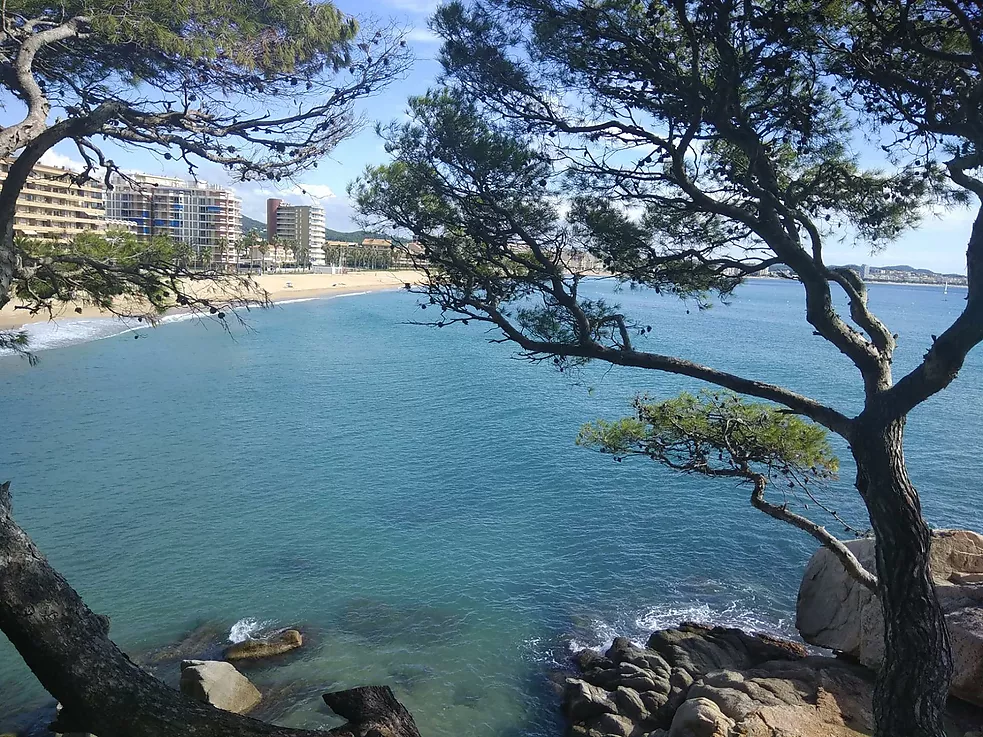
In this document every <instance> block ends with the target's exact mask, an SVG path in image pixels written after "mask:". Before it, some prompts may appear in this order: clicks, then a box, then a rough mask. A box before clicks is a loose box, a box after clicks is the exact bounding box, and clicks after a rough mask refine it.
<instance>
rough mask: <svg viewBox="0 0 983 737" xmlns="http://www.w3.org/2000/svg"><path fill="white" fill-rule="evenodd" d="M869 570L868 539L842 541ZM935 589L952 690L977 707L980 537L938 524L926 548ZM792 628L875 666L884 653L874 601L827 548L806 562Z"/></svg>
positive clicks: (981, 650) (982, 674)
mask: <svg viewBox="0 0 983 737" xmlns="http://www.w3.org/2000/svg"><path fill="white" fill-rule="evenodd" d="M846 546H847V547H848V548H850V550H851V551H852V552H853V554H854V555H855V556H856V557H857V559H858V560H859V561H860V562H861V563H862V564H863V565H864V567H866V568H867V569H868V570H871V571H873V570H874V568H875V562H874V540H873V539H872V538H865V539H862V540H850V541H847V542H846ZM930 560H931V566H932V577H933V579H934V581H935V587H936V588H935V590H936V594H937V595H938V597H939V601H940V603H941V604H942V608H943V611H944V612H945V615H946V624H947V625H948V628H949V639H950V641H951V643H952V653H953V661H954V666H955V671H954V674H953V680H952V686H951V689H950V692H951V693H952V695H954V696H957V697H959V698H961V699H964V700H966V701H969V702H971V703H974V704H977V705H979V706H983V586H980V585H979V583H978V580H980V578H981V577H983V536H981V535H978V534H977V533H975V532H970V531H967V530H937V531H935V532H934V533H933V535H932V546H931V552H930ZM795 624H796V627H797V628H798V630H799V634H801V635H802V639H804V640H805V641H806V642H808V643H811V644H813V645H819V646H820V647H827V648H830V649H831V650H836V651H838V652H841V653H844V654H845V655H847V656H849V657H850V658H852V659H854V660H856V661H857V662H860V663H863V664H864V665H866V666H868V667H871V668H875V669H876V668H877V667H879V665H880V663H881V661H882V660H883V658H884V621H883V614H882V613H881V607H880V603H879V602H878V600H877V598H876V597H875V596H874V595H873V594H872V593H871V592H870V591H868V590H867V589H866V588H864V587H863V586H861V585H860V584H858V583H856V582H855V581H854V580H853V579H852V578H851V577H850V576H849V575H848V574H847V572H846V570H845V569H844V568H843V566H842V565H840V562H839V561H838V560H837V559H836V557H835V556H834V555H833V554H832V553H831V552H829V551H828V550H827V549H826V548H820V549H819V550H817V551H816V552H815V553H814V554H813V556H812V558H811V559H810V560H809V564H808V566H807V567H806V571H805V574H804V575H803V577H802V583H801V585H800V586H799V596H798V602H797V604H796V622H795Z"/></svg>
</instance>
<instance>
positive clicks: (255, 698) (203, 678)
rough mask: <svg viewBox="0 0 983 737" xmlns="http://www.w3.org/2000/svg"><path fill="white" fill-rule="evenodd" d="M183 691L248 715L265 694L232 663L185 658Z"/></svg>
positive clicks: (207, 702) (182, 675)
mask: <svg viewBox="0 0 983 737" xmlns="http://www.w3.org/2000/svg"><path fill="white" fill-rule="evenodd" d="M181 693H183V694H185V695H187V696H190V697H191V698H193V699H197V700H198V701H204V702H205V703H206V704H211V705H212V706H215V707H217V708H219V709H224V710H225V711H231V712H234V713H236V714H245V713H246V712H248V711H249V710H250V709H252V708H253V707H255V706H256V705H257V704H258V703H259V702H260V700H261V699H262V695H261V694H260V692H259V690H258V689H257V688H256V687H255V686H254V685H253V684H252V683H250V682H249V679H248V678H246V677H245V676H244V675H242V673H240V672H239V671H237V670H236V669H235V666H233V665H232V663H225V662H222V661H216V660H185V661H184V662H183V663H181Z"/></svg>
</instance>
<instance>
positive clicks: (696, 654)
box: [648, 622, 806, 678]
mask: <svg viewBox="0 0 983 737" xmlns="http://www.w3.org/2000/svg"><path fill="white" fill-rule="evenodd" d="M648 646H649V649H651V650H655V651H656V652H658V653H659V654H660V655H661V656H662V658H663V659H664V660H665V662H666V663H668V665H669V666H671V667H672V668H676V669H680V670H683V671H685V672H687V673H688V674H689V675H690V676H691V677H693V678H696V677H698V676H701V675H703V674H704V673H709V672H711V671H715V670H723V669H731V670H742V669H744V668H752V667H754V666H756V665H759V664H761V663H766V662H768V661H769V660H797V659H799V658H803V657H805V655H806V650H805V648H804V647H802V646H801V645H799V644H798V643H794V642H788V641H785V640H779V639H777V638H774V637H769V636H767V635H750V634H748V633H746V632H743V631H741V630H738V629H731V628H728V627H708V626H706V625H701V624H695V623H692V622H684V623H683V624H681V625H680V626H679V627H678V628H676V629H667V630H659V631H658V632H655V633H653V634H652V636H651V637H650V638H649V642H648Z"/></svg>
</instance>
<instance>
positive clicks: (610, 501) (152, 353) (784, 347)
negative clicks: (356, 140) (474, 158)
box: [0, 279, 983, 737]
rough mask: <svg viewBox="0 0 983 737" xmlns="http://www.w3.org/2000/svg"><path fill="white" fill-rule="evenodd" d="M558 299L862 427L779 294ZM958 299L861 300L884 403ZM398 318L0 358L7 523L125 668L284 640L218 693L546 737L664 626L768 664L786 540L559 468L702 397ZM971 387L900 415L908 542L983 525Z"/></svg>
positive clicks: (736, 504)
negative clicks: (880, 325) (100, 620)
mask: <svg viewBox="0 0 983 737" xmlns="http://www.w3.org/2000/svg"><path fill="white" fill-rule="evenodd" d="M584 291H585V294H587V295H589V296H592V297H599V298H601V297H602V298H605V299H607V300H609V301H611V302H613V303H619V304H620V305H621V306H622V308H623V311H624V312H625V313H626V314H627V315H629V316H630V317H632V318H634V319H637V320H638V321H639V322H641V323H642V324H644V325H650V326H651V328H652V330H651V332H648V333H646V335H645V337H644V338H641V337H640V338H637V339H636V341H637V343H636V345H637V347H639V348H643V349H646V350H651V351H655V352H660V353H668V354H674V355H679V356H683V357H686V358H689V359H692V360H696V361H701V362H705V363H708V364H710V365H713V366H716V367H719V368H721V369H724V370H728V371H733V372H739V373H741V374H743V375H745V376H749V377H753V378H756V379H761V380H765V381H772V382H780V383H782V384H785V385H787V386H789V387H791V388H793V389H795V390H796V391H799V392H802V393H805V394H808V395H811V396H814V397H816V398H818V399H820V400H823V401H825V402H829V403H831V404H832V405H834V406H835V407H837V408H838V409H840V410H841V411H843V412H845V413H847V414H855V413H857V412H859V410H860V408H861V402H862V397H861V382H860V380H859V376H858V374H857V372H856V370H855V369H854V368H853V367H852V365H851V364H850V363H849V362H848V361H847V360H846V359H845V358H844V357H843V356H841V355H840V354H838V353H837V352H836V351H835V349H833V348H832V347H831V346H830V345H829V344H827V343H826V342H825V341H824V340H823V339H821V338H819V337H816V336H814V335H813V331H812V328H811V327H810V326H808V325H807V324H806V322H805V320H804V300H803V295H802V290H801V287H800V286H799V285H798V284H796V283H794V282H791V281H784V280H779V279H772V280H763V279H762V280H752V281H750V282H748V283H747V284H745V285H743V286H741V287H740V288H739V289H738V290H737V292H736V293H735V294H734V295H733V297H732V298H731V299H730V300H729V302H728V303H726V304H723V303H716V304H714V305H713V306H712V307H711V308H710V309H702V310H701V309H699V306H698V305H696V304H694V303H691V302H681V301H679V300H677V299H675V298H671V297H667V296H660V295H657V294H654V293H653V292H651V291H644V290H642V291H635V290H631V289H627V288H618V287H617V286H616V285H614V284H612V283H611V282H608V281H603V280H597V281H591V282H588V283H587V284H585V286H584ZM965 295H966V292H965V290H962V289H954V288H950V289H949V291H948V294H944V293H943V290H942V288H941V287H937V288H935V287H919V286H893V285H882V284H874V285H872V286H871V287H870V302H871V305H872V307H873V308H874V310H875V311H876V312H877V313H878V314H880V315H881V316H882V317H883V318H884V320H885V321H886V322H887V324H888V325H889V326H890V327H891V329H892V330H894V331H895V332H897V333H898V336H899V338H898V340H899V348H898V352H897V356H896V359H895V363H894V368H895V372H896V375H897V376H900V375H902V374H903V373H904V372H906V371H908V370H910V369H911V368H912V367H913V366H914V365H915V364H916V363H917V362H918V361H919V360H920V358H921V357H922V355H923V354H924V352H925V351H926V349H927V348H928V346H929V345H930V344H931V340H932V338H931V336H932V335H933V334H938V333H940V332H942V331H943V330H944V329H945V327H946V325H947V324H949V323H950V322H951V321H952V320H953V318H954V317H955V316H956V315H957V314H958V313H959V311H960V310H961V309H962V307H963V306H964V300H965ZM418 301H419V299H418V298H417V297H416V296H414V295H411V294H408V293H405V292H400V291H393V292H374V293H369V294H360V295H351V296H344V297H334V298H325V299H312V300H296V301H293V302H290V303H281V304H279V305H278V306H276V307H275V308H273V309H269V310H260V311H252V312H249V313H247V314H246V315H244V319H245V325H244V326H243V325H239V324H236V325H234V326H233V327H232V330H231V334H229V333H227V332H225V331H224V330H222V329H221V327H220V326H218V325H217V324H216V323H214V322H208V321H206V322H199V321H196V320H192V319H187V318H186V317H183V316H178V317H174V318H168V320H166V321H165V323H164V324H162V325H160V326H159V327H156V328H146V327H145V326H142V325H140V326H132V325H131V326H126V325H121V324H119V323H117V322H113V321H107V320H88V321H86V320H79V321H74V322H72V321H69V322H64V323H60V324H57V325H53V324H43V325H40V326H36V327H32V328H31V332H32V339H33V344H34V346H35V348H36V349H38V351H39V353H38V355H39V356H40V363H39V364H38V365H37V366H31V365H30V364H29V363H28V362H27V361H26V360H23V359H22V358H19V357H16V356H2V357H0V418H2V419H3V427H4V439H3V442H2V444H0V480H10V481H11V493H12V495H13V504H14V511H15V515H16V518H17V520H18V521H19V523H20V524H21V525H22V526H23V527H24V528H25V529H26V530H27V531H28V532H29V533H30V534H31V536H32V537H33V538H34V540H35V541H36V542H37V544H38V545H39V546H40V548H41V549H42V550H43V551H44V553H45V554H46V555H47V557H48V560H49V561H50V562H51V564H52V565H53V566H54V567H55V568H57V569H58V570H59V571H60V572H61V573H62V574H64V575H65V577H66V578H67V579H68V581H69V582H70V583H71V584H72V585H73V586H74V587H75V589H76V590H77V591H78V592H79V593H80V594H81V595H82V597H83V598H84V599H85V601H86V602H87V603H88V605H89V606H90V607H91V608H92V609H94V610H95V611H96V612H100V613H103V614H107V615H109V616H110V617H111V619H112V629H111V634H112V637H113V638H114V640H115V641H116V642H117V643H118V644H119V645H120V646H121V647H122V648H124V649H125V650H126V652H127V653H129V654H130V655H131V656H132V657H133V658H134V660H137V661H138V662H141V663H146V664H148V665H147V667H151V668H154V669H155V672H157V673H158V674H159V675H160V676H161V677H162V678H163V679H164V680H165V681H168V682H170V683H172V684H173V683H174V682H175V681H176V678H177V673H178V668H179V665H178V662H177V660H175V658H178V657H186V656H188V655H190V654H195V655H200V654H205V655H208V654H210V653H211V654H215V653H220V651H221V648H222V647H223V645H224V644H227V642H228V641H232V640H237V639H242V638H244V637H247V636H250V635H260V634H262V633H264V632H270V631H275V630H277V629H279V628H284V627H297V628H299V629H300V630H301V631H303V632H304V633H305V636H306V642H305V645H304V647H303V648H302V649H301V650H299V651H297V652H295V653H294V654H292V655H288V656H284V657H282V658H279V659H277V660H276V661H272V662H266V663H258V664H255V665H253V666H251V667H249V668H248V669H247V670H246V673H247V675H248V676H249V677H250V678H251V679H252V680H253V681H254V682H255V683H256V684H257V685H258V687H259V688H260V689H261V690H262V691H263V692H264V693H265V694H266V700H265V703H264V706H262V707H261V709H260V711H259V712H257V714H256V715H257V716H260V717H261V718H264V719H268V720H271V721H275V722H277V723H279V724H283V725H288V726H295V727H306V728H320V727H325V728H327V727H332V726H335V725H337V724H339V723H340V720H339V719H338V718H337V717H335V716H334V715H332V714H331V713H330V711H328V710H327V708H326V707H325V706H324V705H323V704H322V702H321V699H320V694H321V693H324V692H326V691H332V690H338V689H342V688H348V687H352V686H356V685H361V684H388V685H390V686H392V688H393V689H394V691H395V693H396V695H397V696H398V698H399V699H401V700H402V701H403V702H404V703H405V705H406V706H407V707H408V708H409V709H410V710H411V711H412V713H413V714H414V716H415V717H416V720H417V722H418V725H419V727H420V730H421V732H422V734H424V735H428V736H430V737H451V736H452V735H455V736H460V735H469V736H473V737H493V736H495V737H513V736H518V735H525V736H530V737H547V736H549V737H556V736H557V735H559V734H561V731H562V726H563V725H562V723H561V720H560V717H559V708H558V704H559V697H558V695H557V684H558V683H562V678H563V675H564V673H565V671H566V669H567V668H569V664H570V660H569V659H570V654H571V652H573V651H574V650H577V649H580V648H584V647H594V648H602V647H604V646H605V645H606V644H607V643H609V642H610V641H611V639H612V638H613V637H615V636H617V635H623V636H627V637H630V638H633V639H635V640H637V641H644V640H645V638H646V637H647V634H648V633H649V632H651V631H652V630H654V629H657V628H660V627H667V626H673V625H675V624H677V623H679V622H680V621H683V620H695V621H701V622H708V623H714V624H721V625H731V626H740V627H744V628H747V629H751V630H757V631H766V632H771V633H775V634H780V635H785V636H789V637H795V629H794V619H795V599H796V592H797V588H798V584H799V581H800V578H801V574H802V571H803V567H804V566H805V564H806V561H807V560H808V558H809V556H810V555H811V554H812V553H813V551H814V550H815V548H816V544H815V543H814V542H813V540H812V539H811V538H810V537H808V536H807V535H805V534H804V533H802V532H800V531H799V530H796V529H793V528H791V527H789V526H787V525H784V524H782V523H780V522H777V521H775V520H773V519H771V518H769V517H766V516H765V515H763V514H761V513H760V512H758V511H756V510H754V509H753V508H752V507H751V506H750V503H749V495H750V490H749V489H748V488H746V487H743V486H740V485H737V484H735V483H732V482H730V481H727V480H713V479H707V478H703V477H697V476H684V475H680V474H677V473H675V472H673V471H671V470H669V469H666V468H663V467H660V466H658V465H656V464H655V463H653V462H652V461H648V460H639V459H629V460H626V461H625V462H624V463H616V462H614V461H613V459H612V458H611V457H610V456H606V455H602V454H600V453H598V452H597V451H593V450H589V449H585V448H581V447H578V446H576V445H575V443H574V440H575V438H576V436H577V432H578V429H579V428H580V427H581V425H582V424H583V423H585V422H588V421H590V420H594V419H597V418H608V419H613V418H617V417H620V416H623V415H625V414H628V413H630V407H629V403H630V402H631V400H632V398H633V397H634V396H636V395H637V394H643V395H648V396H650V397H651V398H653V400H658V399H662V398H668V397H671V396H674V395H675V394H677V393H678V392H680V391H684V390H686V391H696V390H698V389H700V388H701V386H702V385H701V384H699V383H698V382H694V381H692V380H688V379H685V378H681V377H676V376H671V375H666V374H661V373H657V372H653V371H644V370H637V369H625V368H618V367H612V366H608V365H600V364H598V365H589V366H587V367H585V368H583V369H581V370H578V371H573V372H563V373H560V372H558V371H556V369H555V368H554V367H553V366H552V364H550V363H549V362H542V363H533V362H530V361H528V360H523V359H522V357H520V356H518V355H517V353H516V350H515V348H514V346H510V345H509V344H507V343H496V342H492V341H493V340H495V339H497V338H498V337H499V335H498V334H497V333H495V332H494V331H492V332H487V330H486V329H485V327H483V326H481V325H477V324H474V323H472V324H470V325H468V326H463V325H456V326H452V327H446V328H443V329H438V328H433V327H424V326H420V325H417V324H413V323H415V322H419V321H421V320H426V319H428V318H430V319H433V318H434V317H435V315H434V309H433V308H431V309H430V311H422V310H421V309H420V305H419V303H418ZM981 379H983V350H977V351H976V352H975V353H973V354H971V355H970V357H969V360H968V361H967V362H966V365H965V367H964V368H963V370H962V372H961V374H960V376H959V378H958V379H957V380H956V382H955V383H954V384H953V385H952V386H951V387H950V388H949V389H947V390H946V391H944V392H943V393H941V394H940V395H938V396H936V397H934V398H932V399H931V400H930V401H928V402H926V403H925V404H924V405H923V406H920V407H918V408H917V409H916V410H915V411H913V412H912V413H911V415H910V418H909V424H908V429H907V447H906V455H907V460H908V464H909V469H910V473H911V476H912V478H913V480H914V482H915V484H916V486H917V487H918V489H919V490H920V492H921V496H922V501H923V505H924V512H925V515H926V517H927V519H928V520H929V522H930V523H931V524H932V525H933V526H935V527H961V528H969V529H975V530H983V497H981V477H983V459H981V457H980V454H979V449H980V448H983V393H981ZM834 447H835V448H836V450H837V452H838V453H839V455H840V458H841V462H842V468H841V474H840V476H841V478H840V480H839V481H837V482H835V483H833V484H831V485H830V486H829V487H828V488H827V489H825V490H823V492H822V494H823V496H824V503H826V504H828V505H830V506H831V508H833V509H836V510H837V511H838V512H839V514H840V515H841V516H842V517H843V518H844V519H846V520H847V521H848V522H849V523H850V524H851V525H853V526H854V527H856V528H858V529H865V528H866V527H868V526H869V523H868V521H867V520H866V519H865V516H864V514H863V510H862V507H861V505H860V503H859V498H858V496H857V493H856V491H855V490H854V488H853V486H852V482H853V476H854V468H853V465H852V462H851V459H850V457H849V454H848V453H847V451H846V448H845V446H844V445H843V443H842V442H839V441H837V440H836V439H834ZM775 493H778V494H780V493H781V490H776V491H775ZM794 501H795V500H793V502H794ZM804 511H806V512H807V513H808V514H811V515H814V516H815V518H816V519H818V520H821V521H824V522H825V523H827V524H829V525H830V528H831V529H834V530H838V531H839V528H838V526H837V524H836V522H835V521H833V520H831V519H827V518H824V517H823V513H822V511H821V510H819V509H816V508H815V505H813V504H810V505H809V508H808V509H807V510H804ZM844 534H846V533H845V532H844ZM189 638H190V639H189ZM191 651H194V652H193V653H192V652H191ZM168 658H170V660H169V659H168ZM52 705H53V701H52V700H51V699H50V697H48V696H47V695H46V694H45V692H44V690H43V689H42V688H41V686H40V685H39V684H38V683H37V681H36V680H35V679H34V678H33V676H32V675H31V673H30V671H29V670H28V669H27V668H26V667H25V666H24V664H23V662H22V661H21V660H20V659H19V656H18V654H17V652H16V651H15V650H14V648H13V647H12V646H11V645H10V644H9V643H8V642H7V641H6V640H4V639H2V638H0V732H4V731H9V730H12V729H28V730H30V729H31V728H32V727H31V725H34V727H33V729H34V730H37V729H38V726H37V725H39V724H41V723H42V722H43V721H44V719H45V717H46V716H49V715H50V712H49V710H50V709H51V707H52Z"/></svg>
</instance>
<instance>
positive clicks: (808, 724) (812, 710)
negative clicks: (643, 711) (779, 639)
mask: <svg viewBox="0 0 983 737" xmlns="http://www.w3.org/2000/svg"><path fill="white" fill-rule="evenodd" d="M872 691H873V684H872V680H871V675H870V672H869V671H867V670H865V669H863V668H861V667H859V666H855V665H850V664H848V663H844V662H843V661H838V660H836V659H833V658H816V657H814V658H804V659H801V660H798V661H794V662H793V661H771V662H768V663H764V664H762V665H761V666H760V667H758V668H752V669H749V670H746V671H743V672H737V671H720V672H717V673H710V674H708V675H706V676H704V677H703V678H701V679H700V680H698V681H697V682H696V683H694V684H693V686H692V688H691V689H690V692H689V696H688V697H687V699H686V701H685V702H683V704H682V705H681V706H680V707H679V709H678V710H677V711H676V715H675V717H674V718H673V722H672V728H671V729H670V732H669V734H670V737H690V735H692V737H710V735H713V736H714V737H716V736H717V733H716V732H714V731H713V730H714V729H721V728H725V729H726V730H727V731H724V732H722V733H721V735H726V736H727V737H733V736H735V735H754V737H788V736H790V735H794V736H795V737H861V735H869V734H871V731H872V729H873V716H872V711H871V694H872ZM711 705H712V706H711ZM681 715H682V716H681ZM677 724H678V726H677ZM677 729H678V730H680V731H678V732H677ZM686 730H688V731H686ZM701 730H702V731H701Z"/></svg>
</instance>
